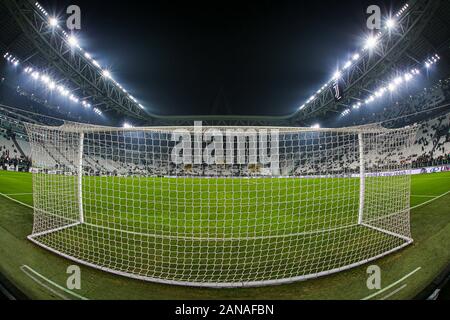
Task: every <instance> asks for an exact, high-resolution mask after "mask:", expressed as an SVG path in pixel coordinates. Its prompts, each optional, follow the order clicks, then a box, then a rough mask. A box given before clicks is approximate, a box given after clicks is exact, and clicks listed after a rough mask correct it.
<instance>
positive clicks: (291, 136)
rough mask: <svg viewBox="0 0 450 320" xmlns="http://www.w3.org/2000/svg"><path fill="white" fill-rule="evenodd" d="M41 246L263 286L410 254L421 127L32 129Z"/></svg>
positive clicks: (83, 258)
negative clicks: (413, 151)
mask: <svg viewBox="0 0 450 320" xmlns="http://www.w3.org/2000/svg"><path fill="white" fill-rule="evenodd" d="M26 128H27V131H28V135H29V139H30V143H31V147H32V158H33V195H34V225H33V233H32V235H31V236H30V237H29V239H30V240H32V241H33V242H34V243H36V244H38V245H40V246H42V247H44V248H46V249H48V250H50V251H52V252H54V253H57V254H59V255H61V256H63V257H66V258H68V259H71V260H74V261H76V262H78V263H82V264H86V265H89V266H91V267H95V268H99V269H102V270H104V271H109V272H113V273H116V274H120V275H124V276H128V277H132V278H137V279H143V280H148V281H155V282H161V283H169V284H179V285H189V286H209V287H241V286H261V285H269V284H278V283H286V282H292V281H298V280H304V279H310V278H314V277H319V276H323V275H327V274H331V273H334V272H338V271H342V270H345V269H348V268H352V267H355V266H358V265H361V264H364V263H367V262H369V261H372V260H375V259H378V258H380V257H382V256H385V255H387V254H389V253H392V252H394V251H396V250H399V249H401V248H403V247H405V246H407V245H408V244H410V243H411V242H412V239H411V233H410V219H409V208H410V171H409V170H410V165H411V161H410V159H409V158H408V157H407V156H406V155H407V154H408V150H409V148H410V146H411V144H412V142H413V141H414V137H415V131H416V130H415V128H413V127H408V128H402V129H394V130H388V129H385V128H382V127H381V126H370V127H355V128H343V129H342V128H341V129H311V128H270V127H267V128H261V127H254V128H252V127H247V128H234V127H202V126H201V125H199V124H197V125H196V126H194V127H185V128H169V127H163V128H152V127H149V128H111V127H98V126H89V125H82V124H74V123H66V124H64V125H63V126H61V127H44V126H38V125H33V124H26Z"/></svg>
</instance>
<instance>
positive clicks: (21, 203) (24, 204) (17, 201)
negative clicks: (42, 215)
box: [0, 192, 34, 209]
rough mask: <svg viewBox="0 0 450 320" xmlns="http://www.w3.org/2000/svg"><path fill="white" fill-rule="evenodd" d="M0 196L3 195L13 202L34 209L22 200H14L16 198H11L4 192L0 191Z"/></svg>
mask: <svg viewBox="0 0 450 320" xmlns="http://www.w3.org/2000/svg"><path fill="white" fill-rule="evenodd" d="M0 196H2V197H5V198H6V199H8V200H11V201H14V202H16V203H18V204H20V205H22V206H25V207H27V208H30V209H34V207H33V206H30V205H29V204H26V203H23V202H22V201H19V200H16V199H14V198H11V197H10V196H8V195H6V194H4V193H1V192H0Z"/></svg>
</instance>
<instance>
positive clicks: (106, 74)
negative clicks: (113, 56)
mask: <svg viewBox="0 0 450 320" xmlns="http://www.w3.org/2000/svg"><path fill="white" fill-rule="evenodd" d="M102 74H103V76H104V77H105V78H108V79H111V72H109V71H108V70H106V69H105V70H103V71H102Z"/></svg>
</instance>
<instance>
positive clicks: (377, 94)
mask: <svg viewBox="0 0 450 320" xmlns="http://www.w3.org/2000/svg"><path fill="white" fill-rule="evenodd" d="M433 57H434V58H435V59H436V60H439V58H438V55H434V56H433ZM430 61H431V62H430ZM432 63H436V62H434V61H433V58H431V60H430V59H428V60H427V61H426V62H425V67H427V65H428V66H431V64H432ZM420 74H421V72H420V70H419V69H417V68H413V69H411V70H409V71H407V72H405V73H403V74H402V75H396V76H395V77H394V78H393V79H392V80H391V81H390V82H389V83H388V84H387V86H382V87H380V88H378V89H377V90H375V91H374V94H372V95H370V96H369V97H368V98H366V100H365V101H364V103H360V102H358V103H355V104H354V105H353V106H352V109H359V108H360V107H361V106H362V105H363V104H370V103H372V102H374V101H375V100H376V99H379V98H381V97H383V95H384V94H385V93H386V92H387V91H389V92H391V93H393V92H395V91H396V90H397V89H399V87H400V86H401V85H405V84H407V83H409V82H410V81H411V80H413V79H414V77H415V76H417V75H420ZM346 111H347V110H346ZM349 112H350V111H349ZM346 114H347V113H345V114H344V113H343V114H342V116H344V115H346Z"/></svg>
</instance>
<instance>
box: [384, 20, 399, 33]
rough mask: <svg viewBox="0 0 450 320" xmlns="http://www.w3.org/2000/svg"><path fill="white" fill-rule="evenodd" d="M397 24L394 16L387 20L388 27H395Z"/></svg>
mask: <svg viewBox="0 0 450 320" xmlns="http://www.w3.org/2000/svg"><path fill="white" fill-rule="evenodd" d="M396 25H397V22H396V21H395V20H394V19H392V18H390V19H388V20H387V21H386V27H387V28H388V29H389V30H391V29H393V28H395V26H396Z"/></svg>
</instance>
